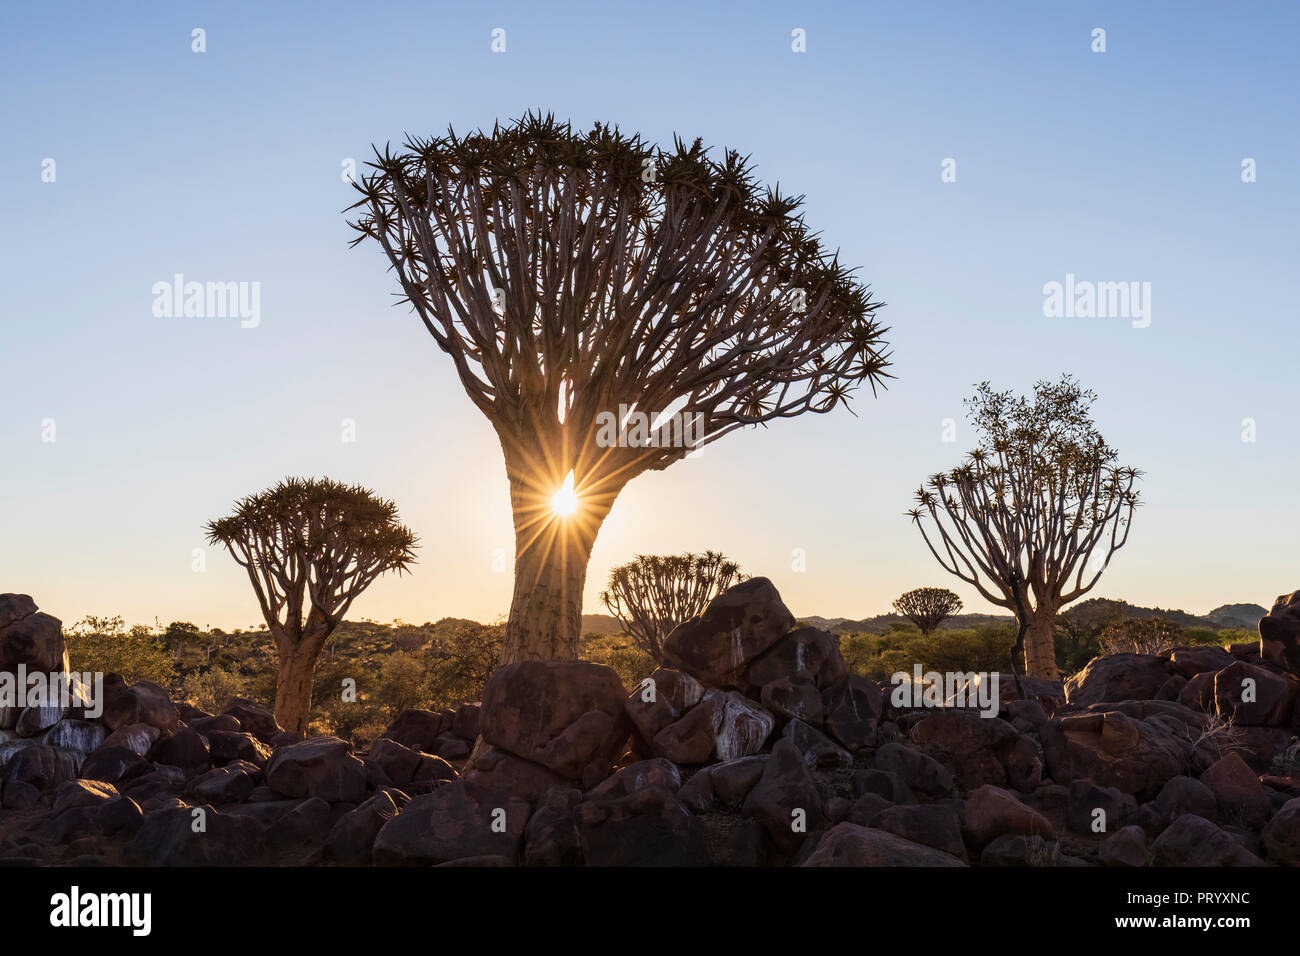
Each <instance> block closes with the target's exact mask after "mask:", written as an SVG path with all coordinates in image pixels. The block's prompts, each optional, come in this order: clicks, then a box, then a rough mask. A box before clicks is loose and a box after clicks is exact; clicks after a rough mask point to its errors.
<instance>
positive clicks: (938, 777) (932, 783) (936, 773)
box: [875, 743, 953, 797]
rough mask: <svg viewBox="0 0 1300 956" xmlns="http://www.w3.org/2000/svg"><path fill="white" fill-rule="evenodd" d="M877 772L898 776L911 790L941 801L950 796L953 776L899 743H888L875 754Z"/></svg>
mask: <svg viewBox="0 0 1300 956" xmlns="http://www.w3.org/2000/svg"><path fill="white" fill-rule="evenodd" d="M875 765H876V769H877V770H888V771H893V772H894V773H897V774H898V775H899V777H901V778H902V779H903V782H904V783H906V784H907V786H908V787H909V788H910V789H912V790H919V791H920V792H921V793H925V794H929V795H930V796H932V797H944V796H947V795H948V794H949V793H951V792H952V788H953V780H952V774H951V773H949V772H948V769H947V768H946V767H945V766H944V765H943V764H941V763H939V761H937V760H935V759H934V758H933V757H931V756H929V755H928V754H924V753H921V751H919V750H915V749H913V748H912V747H908V746H906V745H904V744H900V743H887V744H885V745H884V746H883V747H881V748H880V749H879V750H877V751H876V759H875Z"/></svg>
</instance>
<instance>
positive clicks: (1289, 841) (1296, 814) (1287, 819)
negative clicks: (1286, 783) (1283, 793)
mask: <svg viewBox="0 0 1300 956" xmlns="http://www.w3.org/2000/svg"><path fill="white" fill-rule="evenodd" d="M1263 838H1264V850H1265V852H1267V854H1268V857H1269V859H1271V860H1274V861H1276V862H1278V863H1281V864H1283V865H1284V866H1300V797H1296V798H1295V799H1293V800H1288V801H1287V802H1286V803H1284V804H1283V805H1282V809H1280V810H1278V811H1277V813H1275V814H1273V819H1272V820H1270V821H1269V822H1268V826H1266V827H1264V833H1263Z"/></svg>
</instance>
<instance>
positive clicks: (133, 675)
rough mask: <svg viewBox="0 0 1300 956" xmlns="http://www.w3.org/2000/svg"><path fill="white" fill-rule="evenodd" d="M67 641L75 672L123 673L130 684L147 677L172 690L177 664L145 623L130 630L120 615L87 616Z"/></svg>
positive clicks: (69, 662)
mask: <svg viewBox="0 0 1300 956" xmlns="http://www.w3.org/2000/svg"><path fill="white" fill-rule="evenodd" d="M64 640H65V643H66V645H67V649H68V664H69V668H70V669H71V670H73V671H75V672H86V671H90V672H92V673H97V674H121V675H122V678H123V679H124V680H126V681H127V682H128V683H134V682H135V681H140V680H147V681H152V682H153V683H155V684H158V685H160V686H162V687H166V688H169V689H171V688H172V683H173V682H174V681H175V679H176V664H175V662H174V661H173V660H172V655H171V652H169V651H168V650H167V648H166V646H164V644H163V643H162V640H161V639H160V638H159V637H158V635H156V634H154V632H153V631H152V630H150V629H149V628H148V627H145V626H144V625H142V624H141V625H136V626H135V627H132V628H131V629H130V630H128V629H127V628H126V625H125V624H123V622H122V618H121V617H120V616H117V617H93V616H87V617H86V618H84V619H82V620H80V621H78V622H77V623H76V624H74V625H73V626H72V627H71V628H70V629H69V630H68V632H67V633H66V634H65V635H64Z"/></svg>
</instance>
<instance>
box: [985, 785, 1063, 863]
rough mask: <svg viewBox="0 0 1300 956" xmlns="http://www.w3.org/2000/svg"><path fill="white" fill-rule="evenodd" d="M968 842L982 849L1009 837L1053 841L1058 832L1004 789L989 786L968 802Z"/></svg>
mask: <svg viewBox="0 0 1300 956" xmlns="http://www.w3.org/2000/svg"><path fill="white" fill-rule="evenodd" d="M965 830H966V838H967V839H968V840H969V841H970V843H971V846H973V847H976V848H982V847H984V846H986V845H987V844H989V843H991V842H992V841H993V840H994V839H995V838H997V837H1000V836H1004V835H1006V834H1013V835H1015V836H1029V837H1032V836H1037V837H1043V838H1046V839H1052V838H1054V837H1055V836H1056V831H1055V829H1054V828H1053V827H1052V824H1051V822H1050V821H1049V820H1048V819H1047V818H1046V817H1044V816H1043V815H1042V814H1041V813H1039V812H1038V811H1037V810H1033V809H1031V808H1029V807H1027V806H1025V805H1024V804H1023V803H1021V802H1020V801H1019V800H1017V799H1016V798H1015V797H1014V796H1013V795H1012V794H1010V793H1008V792H1007V791H1006V790H1003V789H1002V788H1001V787H994V786H992V785H988V784H986V785H985V786H983V787H980V788H979V789H978V790H976V791H975V792H974V793H972V794H971V795H970V797H969V799H967V801H966V820H965Z"/></svg>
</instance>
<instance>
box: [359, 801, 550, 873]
mask: <svg viewBox="0 0 1300 956" xmlns="http://www.w3.org/2000/svg"><path fill="white" fill-rule="evenodd" d="M529 815H530V813H529V806H528V803H527V802H526V801H524V800H520V799H519V798H517V797H513V796H511V795H510V794H509V793H507V792H506V791H504V790H500V789H497V788H494V787H485V786H482V785H481V784H478V783H475V782H474V781H471V780H456V781H453V782H451V783H448V784H444V785H442V786H440V787H439V788H438V789H437V790H435V791H433V793H428V794H424V795H423V796H419V797H415V798H413V799H412V800H411V802H410V803H409V804H407V805H406V807H404V808H403V809H402V810H401V811H400V812H399V813H398V814H397V815H396V816H394V817H393V818H392V819H390V820H389V821H388V822H387V823H385V824H384V825H383V827H382V828H381V829H380V830H379V833H378V834H377V835H376V837H375V846H374V856H373V859H374V862H375V864H376V865H377V866H435V865H438V864H441V863H449V862H452V861H454V860H463V859H467V858H470V857H480V856H500V857H506V858H508V859H511V860H514V859H517V858H518V856H519V849H520V841H521V839H522V837H523V833H524V828H525V826H527V824H528V818H529Z"/></svg>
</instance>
